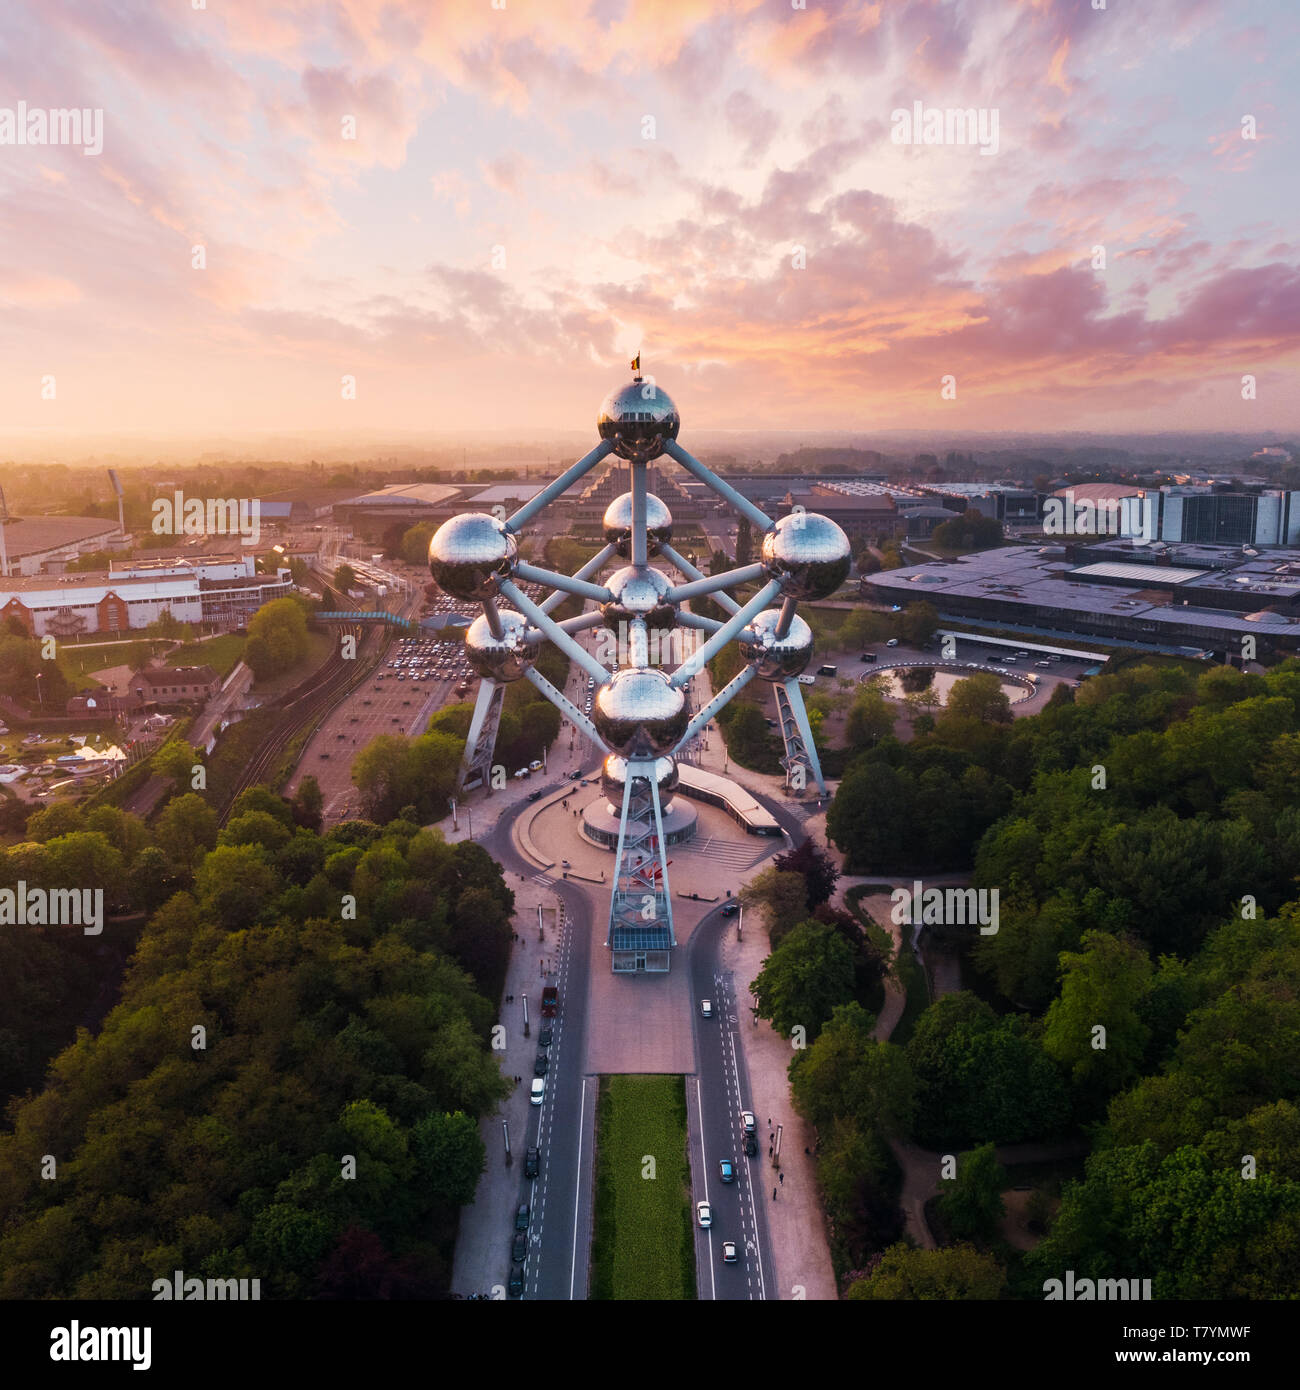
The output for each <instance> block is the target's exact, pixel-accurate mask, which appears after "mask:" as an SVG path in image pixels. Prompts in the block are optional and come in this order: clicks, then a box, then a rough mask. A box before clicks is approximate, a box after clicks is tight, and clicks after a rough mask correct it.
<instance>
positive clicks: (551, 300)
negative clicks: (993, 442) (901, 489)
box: [0, 0, 1300, 448]
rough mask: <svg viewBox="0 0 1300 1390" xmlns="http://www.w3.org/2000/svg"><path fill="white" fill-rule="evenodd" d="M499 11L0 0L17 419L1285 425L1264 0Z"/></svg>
mask: <svg viewBox="0 0 1300 1390" xmlns="http://www.w3.org/2000/svg"><path fill="white" fill-rule="evenodd" d="M505 5H506V7H505V8H504V9H494V8H493V7H492V4H491V3H490V0H439V3H436V4H434V5H430V4H428V3H415V2H414V0H411V2H410V3H405V2H403V3H380V2H379V0H334V3H329V2H328V0H288V2H287V3H276V0H268V3H264V4H258V5H256V6H254V5H251V4H246V5H241V6H235V5H231V4H227V3H224V0H221V2H220V3H219V2H218V0H210V3H209V5H208V8H206V9H201V10H193V9H191V8H190V7H189V6H188V5H186V4H174V5H172V4H169V5H163V4H160V3H155V4H147V3H142V2H141V0H136V2H135V3H132V0H127V2H126V3H123V4H120V5H117V6H115V7H112V8H111V9H110V8H109V7H105V6H104V5H102V4H99V3H93V0H17V3H16V4H15V3H11V5H10V6H9V7H8V12H7V15H6V19H7V26H6V29H7V32H6V34H5V38H4V40H3V47H2V48H0V140H3V139H4V138H5V136H4V112H6V111H15V110H17V108H18V107H19V103H20V102H25V103H26V106H27V108H29V109H39V108H72V107H76V108H85V109H87V110H100V109H102V112H103V119H102V142H103V148H102V151H101V152H100V153H97V154H88V153H83V151H82V149H81V148H74V147H67V146H64V147H56V146H50V145H45V146H42V145H32V144H26V145H19V144H14V143H0V242H2V244H3V246H4V249H5V253H6V254H5V255H4V256H3V257H0V409H2V410H3V418H4V420H5V422H6V427H7V429H9V430H12V431H14V432H15V433H16V434H22V435H26V434H29V433H30V432H31V431H33V430H42V431H44V430H49V431H50V432H51V435H52V436H57V437H59V438H61V439H66V438H67V437H68V436H69V435H70V434H75V435H77V436H85V437H86V439H87V441H88V443H93V441H94V439H95V437H96V436H97V435H100V434H102V435H103V436H105V437H106V438H109V437H114V436H117V435H119V434H120V433H122V432H131V433H135V432H141V433H144V434H147V435H150V436H170V437H173V438H179V439H188V440H192V441H193V443H194V445H195V447H198V448H203V447H208V446H207V445H206V444H205V440H207V439H208V438H209V437H210V436H211V437H222V438H229V437H232V436H235V437H237V436H240V435H242V434H246V433H256V432H262V431H286V432H291V431H301V430H324V431H332V430H337V431H339V432H340V434H341V433H343V432H347V433H349V434H351V433H354V432H357V431H373V432H375V433H376V434H377V435H381V436H382V435H384V434H386V433H388V432H393V433H399V432H406V431H428V432H430V433H433V434H439V435H445V434H446V433H447V432H448V431H456V430H463V431H467V432H468V431H475V430H490V429H501V430H505V431H507V432H508V433H510V434H511V435H512V436H515V437H520V438H530V437H537V436H543V435H545V434H547V433H549V432H552V431H568V430H578V431H585V430H590V431H591V437H592V438H593V440H594V417H595V411H596V407H597V405H598V403H599V401H600V399H601V397H602V396H603V395H604V393H605V392H606V391H607V390H608V389H609V388H610V387H611V386H613V385H616V384H617V383H618V382H619V381H621V380H622V379H624V378H625V377H626V372H627V364H626V359H627V356H628V355H629V353H630V352H631V351H632V350H634V349H635V348H637V347H638V346H639V347H641V349H642V351H643V363H644V366H645V368H646V369H647V371H649V372H651V373H653V374H654V375H655V376H656V377H657V379H658V380H659V381H661V382H662V384H663V385H664V386H665V387H666V388H667V389H668V390H669V391H670V392H671V393H672V395H673V396H674V398H675V399H676V401H677V403H678V405H679V407H680V408H681V410H682V414H683V439H684V440H686V439H689V438H690V436H691V432H692V430H693V429H694V430H697V431H701V432H703V431H707V430H728V429H741V430H745V431H764V430H771V431H781V430H791V431H796V432H798V431H808V432H809V434H810V435H811V434H814V433H815V432H816V431H819V430H822V431H824V430H862V431H867V432H870V431H872V430H880V431H885V430H899V429H917V430H934V431H944V432H954V433H961V432H962V431H971V432H972V433H975V432H983V431H996V432H1005V431H1026V432H1044V431H1056V430H1062V431H1097V432H1102V433H1114V432H1119V431H1139V432H1143V431H1151V430H1186V429H1206V430H1215V431H1223V432H1243V433H1255V432H1268V431H1273V430H1276V431H1287V430H1295V429H1297V428H1300V393H1298V392H1297V390H1296V384H1295V383H1296V375H1295V373H1296V366H1297V355H1298V353H1297V349H1298V347H1300V241H1297V239H1296V238H1295V237H1294V235H1293V234H1292V232H1291V226H1292V224H1293V223H1294V221H1295V216H1296V211H1297V207H1296V204H1297V196H1296V179H1295V174H1294V170H1295V168H1296V167H1297V164H1298V163H1300V161H1298V160H1297V157H1296V149H1295V141H1294V139H1293V134H1292V132H1293V129H1294V125H1295V117H1296V114H1297V107H1298V106H1300V103H1298V101H1297V97H1296V94H1295V90H1294V83H1287V81H1286V78H1287V77H1288V76H1289V75H1290V74H1289V73H1288V72H1287V68H1286V59H1287V57H1288V55H1291V54H1294V53H1295V52H1296V50H1297V46H1298V45H1297V38H1298V37H1300V19H1298V17H1297V13H1296V10H1295V7H1294V6H1293V5H1291V4H1288V3H1286V0H1277V3H1255V4H1246V5H1232V4H1227V3H1221V0H1152V2H1151V3H1146V4H1143V5H1142V6H1134V5H1129V4H1118V3H1112V4H1111V6H1110V7H1109V8H1107V9H1105V10H1094V9H1092V8H1091V7H1090V5H1089V4H1088V3H1087V0H1070V3H1068V4H1067V3H1064V0H1023V3H1012V0H981V2H980V3H969V4H966V3H955V4H935V3H929V0H897V2H896V3H890V4H888V5H885V4H881V3H877V4H873V5H863V4H857V5H847V4H836V3H822V0H807V8H806V9H802V10H796V9H793V8H792V7H791V5H790V4H788V3H783V2H778V0H732V2H731V3H726V2H725V0H711V2H710V3H703V0H642V2H641V3H637V2H636V0H565V3H564V4H559V3H556V4H548V5H539V4H535V3H534V4H526V3H524V0H505ZM918 102H919V103H921V104H922V106H923V107H924V108H925V109H926V110H927V111H928V110H952V109H956V108H970V109H975V110H979V111H981V112H983V113H985V115H986V116H988V115H992V116H993V118H994V119H995V120H996V131H997V150H996V153H994V154H987V155H986V154H984V153H982V152H981V151H980V149H978V148H972V147H970V146H966V147H951V146H943V145H920V144H911V145H906V144H896V143H894V141H893V140H892V139H891V131H893V130H896V128H897V125H898V123H897V121H895V120H894V119H893V115H892V113H894V112H895V111H896V110H903V111H907V112H911V111H912V109H913V107H914V104H915V103H918ZM647 118H652V119H653V135H654V138H653V139H646V138H644V136H645V134H646V133H647V132H648V130H649V126H648V125H647ZM1247 118H1249V120H1251V121H1253V123H1254V133H1255V135H1256V137H1257V138H1255V139H1253V140H1247V139H1243V138H1242V123H1243V120H1245V119H1247ZM349 120H351V121H353V122H354V124H355V135H356V138H355V139H350V138H345V134H346V133H347V131H346V130H345V127H346V125H347V122H348V121H349ZM987 125H988V122H987V121H986V122H985V128H986V129H987ZM196 245H201V246H202V247H203V248H204V255H205V257H206V267H205V268H203V269H194V268H193V267H192V260H193V252H192V248H193V247H194V246H196ZM1098 245H1100V246H1103V247H1104V248H1105V253H1106V257H1105V258H1106V267H1105V269H1104V270H1100V269H1094V266H1093V259H1094V247H1095V246H1098ZM800 247H802V248H804V250H803V261H804V264H803V267H802V268H798V267H797V264H796V262H797V260H798V259H799V258H798V253H797V248H800ZM502 258H504V263H502ZM1246 373H1251V374H1253V375H1254V376H1255V377H1256V380H1257V389H1258V399H1257V400H1254V401H1245V400H1243V399H1242V396H1241V378H1242V376H1243V375H1244V374H1246ZM946 374H951V375H952V376H953V377H955V379H956V399H955V400H944V399H941V395H940V381H941V378H942V377H943V376H945V375H946ZM345 375H351V376H353V377H355V379H356V399H355V400H345V399H343V398H342V391H341V381H342V378H343V377H344V376H345ZM47 376H52V377H53V378H54V382H55V389H56V391H57V396H56V398H55V399H53V400H48V399H46V400H43V399H42V398H41V393H42V381H43V378H46V377H47Z"/></svg>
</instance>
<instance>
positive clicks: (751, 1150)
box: [745, 1134, 758, 1158]
mask: <svg viewBox="0 0 1300 1390" xmlns="http://www.w3.org/2000/svg"><path fill="white" fill-rule="evenodd" d="M757 1153H758V1140H757V1139H756V1138H755V1137H754V1136H753V1135H752V1134H747V1135H745V1157H746V1158H753V1157H754V1155H755V1154H757Z"/></svg>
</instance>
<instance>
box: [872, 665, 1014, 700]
mask: <svg viewBox="0 0 1300 1390" xmlns="http://www.w3.org/2000/svg"><path fill="white" fill-rule="evenodd" d="M921 671H931V672H933V679H932V680H930V681H927V682H924V683H918V684H915V685H913V684H911V683H910V682H909V681H908V675H909V673H915V672H921ZM980 671H988V672H989V674H990V675H994V676H996V677H997V680H998V685H999V686H1000V687H1001V689H1002V693H1003V694H1004V695H1005V696H1006V697H1007V699H1008V700H1009V701H1010V702H1011V703H1012V704H1013V705H1015V704H1019V703H1020V702H1021V701H1023V700H1030V699H1032V698H1033V697H1034V694H1035V693H1036V692H1037V690H1038V685H1037V682H1035V681H1033V680H1031V679H1030V678H1029V677H1028V676H1022V675H1020V674H1019V673H1018V672H1015V671H1003V670H994V669H993V668H992V667H989V666H980V665H978V664H977V663H975V662H958V661H896V662H893V663H892V664H891V665H889V666H880V667H876V668H874V669H872V670H870V671H865V672H863V674H862V675H861V676H859V677H858V683H859V684H860V685H872V684H876V685H879V686H880V687H881V690H880V693H881V694H882V695H883V696H884V697H885V699H886V700H894V701H899V702H901V701H902V700H904V699H906V697H907V696H908V695H909V694H911V693H913V691H916V690H925V689H927V688H928V689H932V690H933V691H934V694H935V695H936V697H937V698H936V700H935V702H934V707H935V708H936V709H943V708H944V707H945V706H946V705H947V703H948V696H949V695H950V694H951V693H952V688H953V686H954V685H956V684H957V682H958V681H961V680H967V679H968V678H969V677H971V676H973V675H976V674H977V673H978V672H980Z"/></svg>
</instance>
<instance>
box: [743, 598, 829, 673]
mask: <svg viewBox="0 0 1300 1390" xmlns="http://www.w3.org/2000/svg"><path fill="white" fill-rule="evenodd" d="M780 621H781V611H780V609H778V608H769V609H767V610H766V611H765V612H762V613H760V614H759V615H758V617H757V618H755V619H754V621H753V622H752V623H750V625H749V627H748V628H747V629H746V630H745V632H742V633H741V634H740V654H741V656H743V657H744V658H745V660H746V661H749V662H752V663H753V665H754V673H755V674H756V675H757V676H758V678H759V679H760V680H765V681H787V680H790V679H791V678H792V677H794V676H797V675H799V674H800V672H802V671H803V670H804V669H805V668H806V667H807V665H808V663H809V662H810V661H811V660H812V654H813V632H812V628H810V627H809V626H808V624H807V623H806V622H804V620H803V619H802V618H801V617H800V616H799V615H798V614H797V613H796V614H795V615H794V617H793V618H792V619H791V620H790V630H789V631H788V632H787V633H786V634H785V636H784V637H778V636H777V635H776V628H777V624H778V623H779V622H780ZM749 633H752V634H753V635H754V638H755V640H754V641H752V642H751V641H747V640H746V636H747V634H749Z"/></svg>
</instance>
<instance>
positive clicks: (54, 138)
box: [0, 101, 104, 154]
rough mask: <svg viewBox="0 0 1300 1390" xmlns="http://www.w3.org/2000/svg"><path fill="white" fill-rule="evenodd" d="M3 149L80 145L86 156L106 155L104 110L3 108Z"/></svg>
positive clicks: (0, 138) (22, 103)
mask: <svg viewBox="0 0 1300 1390" xmlns="http://www.w3.org/2000/svg"><path fill="white" fill-rule="evenodd" d="M0 145H80V146H81V147H82V149H81V152H82V154H102V153H103V151H104V112H103V108H102V107H98V106H96V107H94V108H91V107H88V106H86V107H80V106H72V107H55V108H46V107H40V106H33V107H28V105H27V103H26V102H25V101H20V102H19V103H18V105H17V106H16V107H13V106H0Z"/></svg>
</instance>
